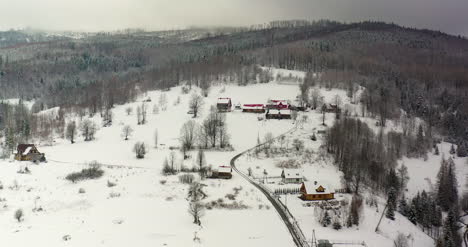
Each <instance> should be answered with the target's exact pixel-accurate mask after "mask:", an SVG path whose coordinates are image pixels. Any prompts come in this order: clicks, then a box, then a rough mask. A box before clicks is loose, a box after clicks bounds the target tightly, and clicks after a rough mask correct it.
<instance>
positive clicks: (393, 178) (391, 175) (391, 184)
mask: <svg viewBox="0 0 468 247" xmlns="http://www.w3.org/2000/svg"><path fill="white" fill-rule="evenodd" d="M399 187H400V180H399V179H398V176H397V174H396V172H395V169H393V168H392V169H390V171H389V172H388V176H387V191H390V189H391V188H394V189H395V192H398V191H399V189H400V188H399Z"/></svg>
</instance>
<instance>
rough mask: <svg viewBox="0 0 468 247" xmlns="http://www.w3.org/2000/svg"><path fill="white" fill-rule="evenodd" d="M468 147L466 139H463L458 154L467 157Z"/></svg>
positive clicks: (458, 147)
mask: <svg viewBox="0 0 468 247" xmlns="http://www.w3.org/2000/svg"><path fill="white" fill-rule="evenodd" d="M466 149H467V147H466V144H465V142H464V141H461V142H460V143H459V144H458V146H457V156H458V157H466V156H467V155H468V154H467V150H466Z"/></svg>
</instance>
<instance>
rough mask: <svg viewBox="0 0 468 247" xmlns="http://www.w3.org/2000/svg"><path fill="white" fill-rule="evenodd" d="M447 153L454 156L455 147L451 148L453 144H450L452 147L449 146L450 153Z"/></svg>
mask: <svg viewBox="0 0 468 247" xmlns="http://www.w3.org/2000/svg"><path fill="white" fill-rule="evenodd" d="M449 152H450V154H455V147H454V146H453V144H452V146H450V151H449Z"/></svg>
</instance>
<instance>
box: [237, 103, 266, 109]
mask: <svg viewBox="0 0 468 247" xmlns="http://www.w3.org/2000/svg"><path fill="white" fill-rule="evenodd" d="M264 107H265V105H263V104H244V105H243V106H242V108H243V109H263V108H264Z"/></svg>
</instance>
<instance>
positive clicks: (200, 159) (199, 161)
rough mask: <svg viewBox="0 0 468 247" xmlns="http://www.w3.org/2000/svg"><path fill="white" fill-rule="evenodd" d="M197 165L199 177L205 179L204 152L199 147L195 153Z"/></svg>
mask: <svg viewBox="0 0 468 247" xmlns="http://www.w3.org/2000/svg"><path fill="white" fill-rule="evenodd" d="M197 166H198V173H199V174H200V179H202V180H203V179H205V177H206V158H205V152H204V151H203V149H201V148H200V149H199V150H198V153H197Z"/></svg>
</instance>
